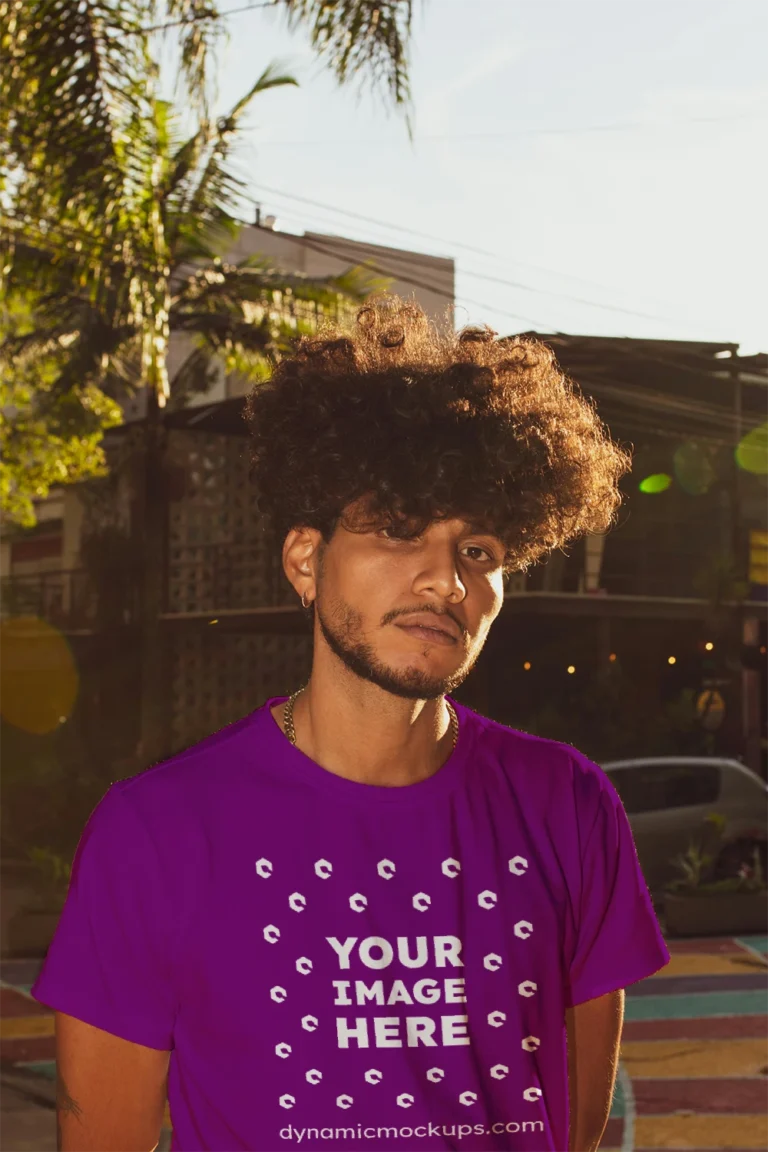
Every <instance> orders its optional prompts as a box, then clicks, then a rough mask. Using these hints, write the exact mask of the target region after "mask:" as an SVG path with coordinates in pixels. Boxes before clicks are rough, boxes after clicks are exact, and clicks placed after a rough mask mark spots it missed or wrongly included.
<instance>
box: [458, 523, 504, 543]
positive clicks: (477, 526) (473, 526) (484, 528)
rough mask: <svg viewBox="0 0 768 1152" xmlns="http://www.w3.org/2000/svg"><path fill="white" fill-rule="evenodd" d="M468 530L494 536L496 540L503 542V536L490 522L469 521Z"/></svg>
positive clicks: (480, 534) (481, 534)
mask: <svg viewBox="0 0 768 1152" xmlns="http://www.w3.org/2000/svg"><path fill="white" fill-rule="evenodd" d="M467 531H468V532H477V534H478V535H479V536H492V537H493V539H494V540H498V541H500V542H501V543H503V541H502V539H501V536H499V534H498V532H496V531H495V530H494V529H493V528H492V527H491V526H490V525H489V524H483V523H481V521H479V520H471V521H467Z"/></svg>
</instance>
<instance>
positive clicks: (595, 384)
mask: <svg viewBox="0 0 768 1152" xmlns="http://www.w3.org/2000/svg"><path fill="white" fill-rule="evenodd" d="M67 232H69V235H70V236H72V237H75V236H77V231H76V230H74V229H72V228H69V229H67V228H65V229H64V233H65V235H66V233H67ZM85 235H86V236H87V237H88V239H90V240H92V239H93V237H92V236H91V235H90V234H87V233H86V234H85ZM291 239H292V240H293V241H294V242H296V243H298V244H300V245H302V246H304V247H306V248H308V249H310V250H313V251H316V252H319V253H320V254H321V255H326V256H331V257H332V258H334V259H339V260H347V259H348V255H347V254H346V253H343V252H339V251H338V250H334V249H333V248H332V247H328V246H326V245H323V244H319V243H317V242H315V241H314V240H313V239H311V238H309V237H306V236H293V237H291ZM367 266H368V268H369V269H370V270H371V271H373V272H376V273H378V274H379V275H383V276H387V277H391V278H392V279H395V280H399V281H400V282H401V283H407V284H411V285H413V286H414V287H418V288H423V289H425V290H426V291H429V292H432V293H434V294H436V295H439V296H442V297H443V298H444V299H446V300H448V301H449V302H450V303H452V304H455V298H454V294H453V293H451V292H448V291H446V289H444V288H442V287H440V286H439V285H437V284H434V283H430V282H429V281H424V280H418V279H416V278H414V277H410V276H408V275H406V274H403V273H402V272H399V271H397V270H395V269H391V268H387V267H384V266H383V265H380V264H378V265H374V264H371V263H370V262H368V264H367ZM145 270H147V269H145ZM330 279H332V277H330ZM467 303H470V304H472V305H473V306H475V307H478V308H481V309H483V310H484V311H495V312H498V313H500V314H502V315H505V316H508V317H510V318H515V319H520V320H524V321H525V322H526V323H530V324H532V325H533V326H534V327H535V328H539V329H542V328H543V329H546V327H547V326H546V325H542V324H541V323H540V322H539V321H535V320H532V319H531V318H530V317H525V316H518V315H516V314H514V313H510V312H508V311H507V310H505V309H499V308H494V306H493V305H488V304H484V303H481V302H479V301H474V300H467ZM549 335H551V336H559V337H562V338H564V339H566V340H571V339H572V338H573V337H571V336H570V335H569V334H568V333H565V332H552V333H549ZM601 339H604V340H606V341H607V342H608V343H609V344H610V345H611V347H612V348H614V350H617V351H621V352H623V353H626V354H627V355H634V357H635V358H636V359H640V360H644V361H645V362H647V363H659V364H662V365H665V366H667V365H668V366H669V367H672V368H674V369H675V370H677V371H687V372H691V373H694V374H697V375H707V376H710V378H713V379H716V380H717V382H718V383H719V384H721V383H723V380H722V379H721V378H720V377H714V376H712V373H711V372H705V371H704V370H699V371H697V370H696V369H695V368H690V367H689V366H687V365H684V364H682V363H678V362H676V361H672V360H665V359H662V358H660V357H658V356H654V355H653V354H647V353H645V352H643V351H642V349H641V348H639V347H637V346H636V345H635V344H634V342H633V348H632V349H630V348H628V347H626V346H624V344H623V341H622V339H621V338H620V339H618V340H614V339H611V338H610V337H603V338H601ZM588 371H589V369H588V368H586V367H585V373H586V372H588ZM579 375H581V373H579ZM582 379H584V380H585V381H587V376H586V374H585V376H583V377H582ZM587 387H588V388H589V389H590V390H591V391H594V392H595V393H596V394H597V395H599V394H600V393H601V392H602V393H603V394H605V395H606V396H610V397H611V398H613V399H617V400H619V401H620V402H623V404H624V405H626V406H629V407H634V408H645V409H647V410H650V411H651V412H653V411H658V409H659V408H661V409H666V410H667V413H668V418H672V417H673V416H674V414H677V415H678V416H680V417H682V416H684V415H690V416H696V417H698V418H699V419H701V420H702V421H703V422H704V423H709V424H712V425H717V426H718V427H722V426H723V424H725V426H726V428H727V427H728V425H729V424H731V423H733V422H734V420H735V417H734V415H733V413H731V412H730V411H729V410H726V409H723V408H719V407H718V406H717V405H710V404H706V403H704V404H702V403H701V402H699V403H696V402H693V403H692V402H691V401H690V400H686V399H681V398H678V397H673V396H670V395H669V394H668V393H665V392H662V391H659V390H656V389H643V388H637V386H634V385H633V386H632V387H631V390H630V391H628V390H627V383H626V381H620V380H614V379H610V378H608V377H605V376H603V375H602V374H601V373H600V374H598V376H597V377H596V378H595V379H594V380H590V381H589V382H588V383H587ZM681 434H682V432H681ZM700 434H701V433H700Z"/></svg>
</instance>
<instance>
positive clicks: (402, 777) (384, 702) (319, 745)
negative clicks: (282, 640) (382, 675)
mask: <svg viewBox="0 0 768 1152" xmlns="http://www.w3.org/2000/svg"><path fill="white" fill-rule="evenodd" d="M285 708H286V705H285V704H278V705H276V706H275V707H274V708H273V709H272V715H273V716H274V718H275V720H276V721H277V723H278V725H279V726H280V728H281V729H282V731H283V732H285ZM293 723H294V730H295V733H296V747H297V748H298V749H299V750H300V751H301V752H303V753H304V754H305V755H306V756H309V758H310V759H311V760H314V761H315V763H316V764H319V765H320V766H321V767H322V768H325V769H326V770H327V771H328V772H332V773H334V775H336V776H344V777H346V778H347V779H348V780H355V781H357V782H359V783H361V784H374V785H378V786H379V787H384V788H396V787H402V786H404V785H407V784H416V783H417V782H418V781H419V780H424V779H426V778H427V777H428V776H432V775H434V773H435V772H437V771H438V769H439V768H440V767H442V765H443V764H444V763H445V761H446V760H447V759H448V757H449V756H450V754H451V751H452V747H453V730H452V725H451V722H450V713H449V711H448V707H447V705H446V703H445V700H444V698H442V697H441V698H439V699H437V700H426V701H424V700H408V699H404V698H403V697H400V696H394V695H392V693H390V692H385V691H384V690H383V689H381V688H378V687H377V686H376V685H375V684H370V683H367V682H365V681H363V680H360V679H359V678H358V677H354V676H353V675H352V674H351V673H350V674H349V679H348V678H347V677H346V676H345V677H344V679H343V680H342V682H341V683H338V682H337V683H335V684H334V683H333V682H330V681H329V680H328V679H324V678H322V677H320V676H316V674H315V672H314V671H313V674H312V677H311V679H310V682H309V684H308V686H307V688H306V689H305V690H304V691H303V692H302V693H301V694H300V695H299V696H298V698H297V699H296V702H295V706H294V712H293Z"/></svg>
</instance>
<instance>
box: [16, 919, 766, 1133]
mask: <svg viewBox="0 0 768 1152" xmlns="http://www.w3.org/2000/svg"><path fill="white" fill-rule="evenodd" d="M667 945H668V947H669V950H670V953H671V957H672V959H671V961H670V963H669V964H668V965H667V967H666V968H665V969H664V970H663V971H662V972H661V973H660V974H659V975H657V976H651V977H650V978H649V979H647V980H642V981H640V983H638V984H635V985H632V986H631V987H630V988H629V989H628V990H627V1000H626V1011H625V1020H624V1032H623V1036H622V1045H621V1061H620V1065H619V1075H618V1079H617V1084H616V1091H615V1093H614V1100H613V1106H612V1109H611V1115H610V1119H609V1121H608V1126H607V1128H606V1131H605V1135H604V1136H603V1140H602V1143H601V1152H645V1150H648V1152H650V1150H651V1149H659V1148H665V1149H675V1148H677V1149H694V1150H695V1152H708V1150H710V1149H711V1150H715V1149H728V1150H729V1152H746V1150H747V1149H766V1148H768V937H765V936H746V937H741V938H738V939H729V938H724V937H717V938H706V939H692V940H675V939H672V940H668V941H667ZM40 963H41V962H40V961H39V960H37V961H33V960H6V961H2V962H0V976H1V977H2V979H0V1058H1V1059H2V1062H3V1064H4V1065H5V1066H6V1067H7V1066H8V1065H11V1064H12V1065H15V1066H19V1065H20V1066H22V1067H26V1068H29V1069H30V1070H36V1071H38V1072H40V1073H41V1074H43V1075H45V1076H48V1077H50V1078H53V1077H54V1076H55V1064H54V1060H53V1056H54V1048H53V1043H54V1040H53V1016H52V1014H51V1013H50V1012H48V1010H47V1009H46V1008H45V1007H43V1006H42V1005H40V1004H38V1003H37V1002H36V1001H35V1000H32V999H31V997H30V995H29V990H30V988H31V986H32V983H33V982H34V980H35V978H36V975H37V971H38V969H39V967H40ZM166 1124H170V1117H169V1116H168V1114H167V1113H166Z"/></svg>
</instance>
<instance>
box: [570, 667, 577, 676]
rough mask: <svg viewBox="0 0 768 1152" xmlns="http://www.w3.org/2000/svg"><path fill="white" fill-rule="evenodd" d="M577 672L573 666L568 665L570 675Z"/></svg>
mask: <svg viewBox="0 0 768 1152" xmlns="http://www.w3.org/2000/svg"><path fill="white" fill-rule="evenodd" d="M575 671H576V669H575V668H574V666H573V664H569V665H568V675H569V676H572V675H573V673H574V672H575Z"/></svg>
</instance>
